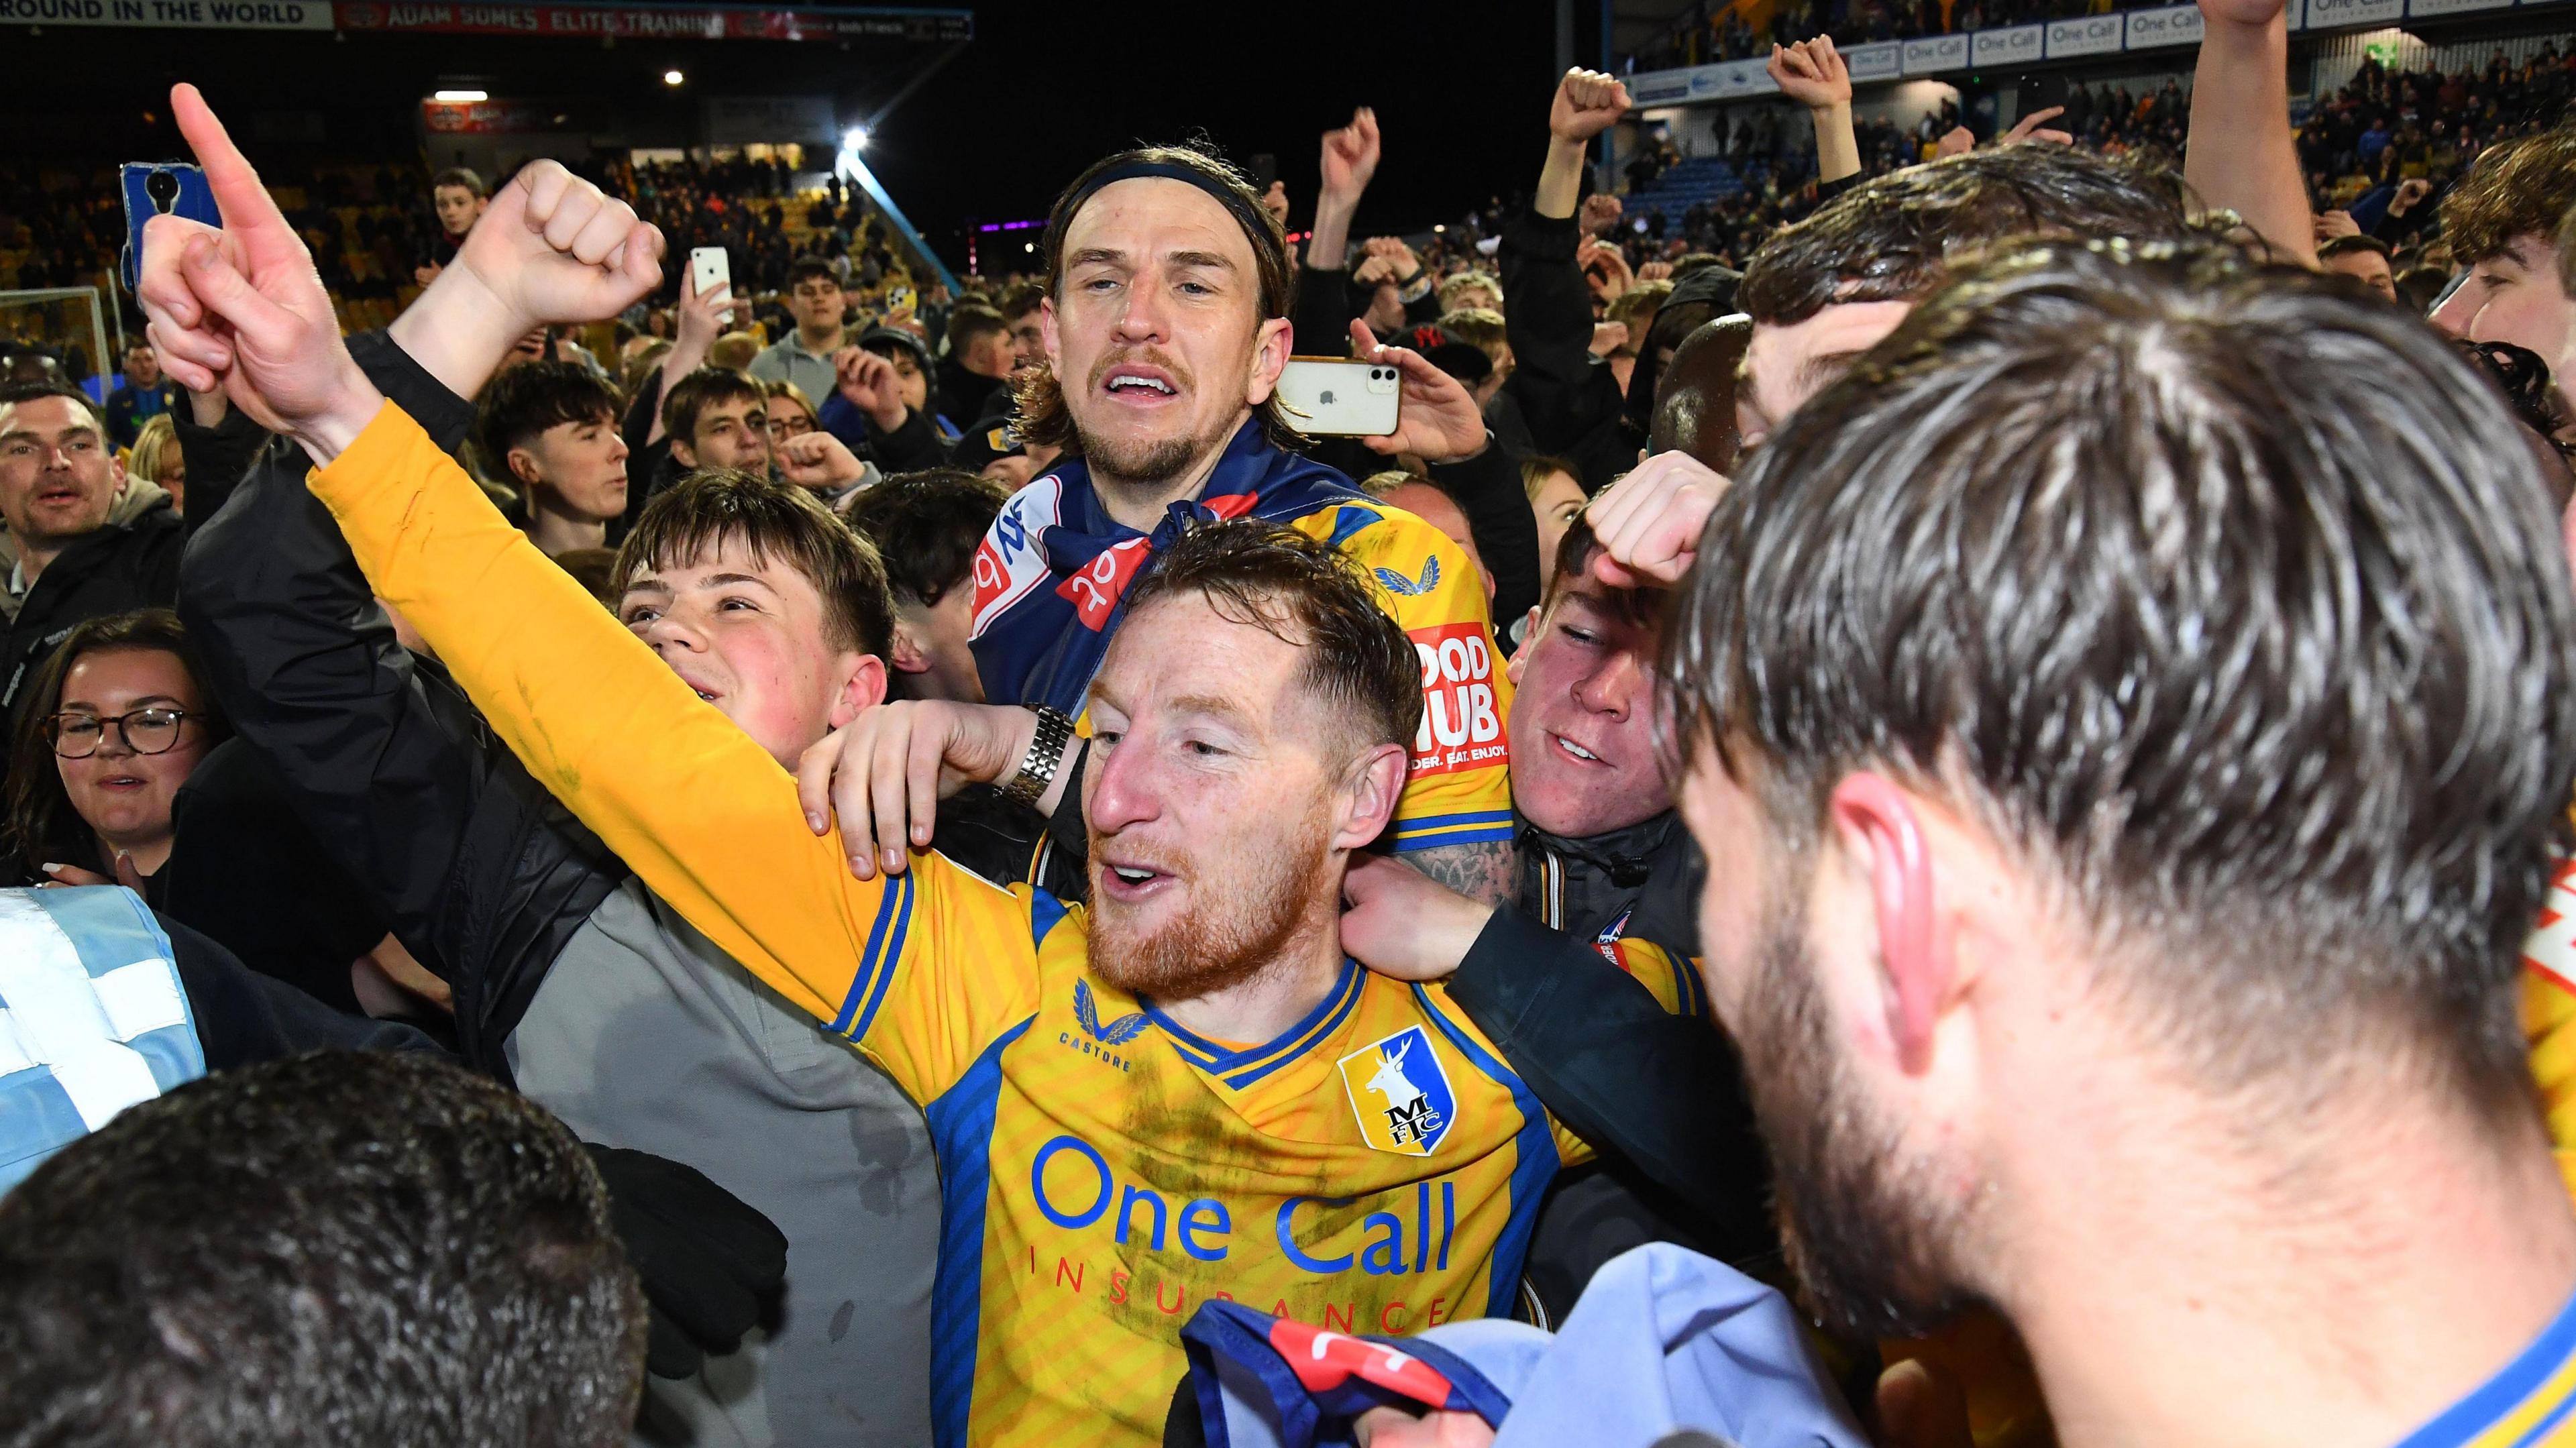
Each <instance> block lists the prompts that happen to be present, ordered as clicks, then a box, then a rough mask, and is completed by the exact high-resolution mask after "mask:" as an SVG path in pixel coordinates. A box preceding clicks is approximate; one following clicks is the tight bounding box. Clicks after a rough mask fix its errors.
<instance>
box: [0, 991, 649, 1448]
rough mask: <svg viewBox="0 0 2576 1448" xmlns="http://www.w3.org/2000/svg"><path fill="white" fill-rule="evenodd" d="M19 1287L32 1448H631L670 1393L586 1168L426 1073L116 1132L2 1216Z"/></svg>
mask: <svg viewBox="0 0 2576 1448" xmlns="http://www.w3.org/2000/svg"><path fill="white" fill-rule="evenodd" d="M235 968H236V969H237V968H238V967H235ZM190 985H191V989H190V991H189V995H190V997H191V999H192V1000H194V999H195V998H196V996H197V991H196V989H195V985H196V982H195V981H193V980H192V981H191V982H190ZM136 1059H138V1060H139V1058H136ZM389 1122H399V1123H400V1124H401V1129H400V1130H394V1131H389V1130H387V1129H386V1125H387V1123H389ZM0 1284H5V1286H0V1402H6V1403H7V1404H8V1405H9V1409H10V1412H9V1416H10V1419H11V1420H12V1421H13V1422H14V1423H16V1424H17V1427H16V1428H15V1429H12V1430H11V1437H12V1438H13V1439H14V1440H16V1441H20V1442H43V1443H47V1444H53V1445H59V1448H108V1445H112V1444H126V1443H153V1444H158V1445H161V1448H218V1445H227V1444H240V1443H296V1444H303V1445H308V1448H384V1445H399V1444H426V1443H443V1444H465V1443H483V1444H503V1443H525V1444H537V1443H543V1444H550V1445H559V1448H616V1445H619V1444H623V1443H625V1442H627V1441H628V1435H629V1433H630V1432H631V1431H632V1430H633V1428H634V1421H635V1408H636V1394H637V1392H638V1390H639V1389H640V1387H641V1386H642V1383H643V1378H644V1356H645V1336H646V1329H647V1316H646V1311H645V1305H644V1298H643V1296H642V1294H641V1293H639V1292H638V1290H637V1283H636V1275H635V1271H634V1269H633V1267H631V1266H630V1265H629V1263H628V1257H627V1253H626V1251H625V1250H624V1249H623V1248H622V1247H621V1245H620V1243H619V1240H618V1236H617V1233H616V1231H615V1229H614V1227H613V1226H612V1221H611V1217H610V1203H609V1196H608V1192H607V1189H606V1188H605V1187H604V1186H603V1185H602V1182H601V1178H600V1173H599V1171H598V1170H597V1169H596V1168H595V1167H594V1166H593V1165H592V1162H591V1160H590V1159H589V1158H588V1157H587V1156H585V1154H584V1153H583V1151H582V1148H581V1144H580V1143H579V1142H577V1141H575V1140H574V1139H573V1137H572V1133H570V1132H568V1131H566V1130H565V1129H564V1128H563V1125H562V1124H561V1123H560V1122H558V1121H556V1120H555V1119H554V1118H552V1117H550V1116H548V1115H547V1114H546V1113H545V1112H544V1111H543V1110H541V1109H539V1108H538V1107H536V1106H535V1105H533V1104H531V1103H530V1102H528V1101H527V1100H525V1099H524V1098H522V1097H519V1096H517V1095H514V1094H513V1093H512V1092H511V1091H510V1090H509V1089H508V1088H506V1087H504V1086H502V1085H500V1084H498V1083H496V1082H494V1081H492V1080H490V1079H488V1078H485V1077H481V1076H476V1075H472V1074H469V1073H467V1072H465V1071H461V1070H459V1069H457V1068H456V1067H454V1066H451V1065H447V1064H445V1063H443V1062H441V1061H438V1060H435V1059H432V1058H431V1057H430V1056H428V1055H425V1054H421V1053H418V1052H404V1053H392V1052H385V1053H377V1052H355V1051H342V1052H328V1053H316V1054H312V1055H305V1056H299V1057H294V1058H292V1059H287V1060H275V1061H269V1062H266V1063H263V1064H260V1065H256V1066H249V1067H245V1068H243V1069H242V1070H239V1071H236V1072H223V1073H219V1074H217V1075H214V1076H211V1077H208V1078H206V1079H204V1080H200V1081H196V1082H193V1083H191V1084H189V1085H186V1086H183V1087H180V1088H179V1089H177V1090H174V1091H172V1092H170V1094H168V1095H166V1096H163V1097H161V1098H160V1099H158V1100H147V1101H144V1102H141V1103H139V1104H137V1105H135V1106H132V1107H130V1108H128V1109H126V1110H125V1111H123V1112H120V1113H118V1114H117V1115H116V1117H115V1119H114V1120H112V1121H109V1122H107V1123H106V1124H105V1125H103V1126H101V1127H100V1128H99V1129H98V1130H97V1131H95V1132H93V1133H91V1134H89V1135H87V1136H85V1137H82V1138H80V1139H79V1140H77V1141H74V1142H72V1143H71V1144H69V1145H68V1146H66V1147H64V1148H63V1149H62V1150H61V1151H60V1152H59V1153H58V1154H56V1155H55V1156H54V1158H53V1159H52V1160H50V1161H48V1162H46V1163H45V1164H44V1165H43V1166H41V1167H39V1168H37V1170H36V1171H35V1173H34V1174H33V1175H31V1176H29V1177H28V1178H27V1179H26V1180H25V1181H24V1182H21V1183H20V1184H19V1185H18V1186H17V1188H16V1189H15V1190H13V1191H11V1192H10V1193H9V1195H8V1196H7V1197H6V1198H0Z"/></svg>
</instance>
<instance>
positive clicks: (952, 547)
mask: <svg viewBox="0 0 2576 1448" xmlns="http://www.w3.org/2000/svg"><path fill="white" fill-rule="evenodd" d="M1010 496H1011V491H1010V489H1008V488H1006V487H1004V486H1002V485H1001V484H1000V483H998V482H996V481H994V480H993V479H991V478H987V477H981V476H978V475H976V474H974V473H966V472H957V471H953V470H946V469H938V470H933V471H929V472H919V473H905V474H903V475H901V476H899V477H892V478H888V479H886V480H885V481H884V482H882V483H879V484H878V485H876V486H875V487H873V488H870V489H868V490H867V491H866V492H864V493H861V494H860V495H859V497H858V499H857V500H856V501H855V502H853V503H852V504H851V505H850V509H849V512H848V513H847V514H845V515H844V516H846V517H847V518H848V519H849V523H850V526H851V527H852V528H854V529H856V530H857V531H858V534H859V536H860V537H862V538H865V539H867V540H868V541H869V542H871V543H873V544H875V545H876V549H877V556H878V557H880V558H883V559H884V560H885V564H886V582H887V583H888V584H890V585H892V587H893V589H894V644H893V647H892V648H890V649H888V650H887V652H886V664H887V666H888V667H889V668H890V669H891V670H892V673H891V675H890V678H889V680H888V682H889V685H890V687H889V692H890V693H892V694H893V695H894V696H895V697H897V698H903V699H953V700H956V701H958V702H959V703H965V704H980V703H983V702H984V684H983V681H982V680H980V679H978V678H977V677H976V676H975V654H974V650H973V649H971V648H969V647H968V646H967V635H968V633H969V632H970V631H971V630H972V628H973V625H974V616H975V586H974V565H975V548H976V545H978V544H980V543H982V542H983V541H984V532H985V530H986V529H988V528H990V527H992V526H993V518H994V516H995V515H996V514H998V513H1000V512H1001V511H1002V504H1003V503H1004V502H1006V501H1008V500H1009V498H1010Z"/></svg>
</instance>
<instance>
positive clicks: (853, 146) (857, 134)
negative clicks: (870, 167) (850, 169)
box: [841, 126, 868, 151]
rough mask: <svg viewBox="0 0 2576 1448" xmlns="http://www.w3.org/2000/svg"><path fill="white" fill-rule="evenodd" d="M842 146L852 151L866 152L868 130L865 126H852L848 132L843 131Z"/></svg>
mask: <svg viewBox="0 0 2576 1448" xmlns="http://www.w3.org/2000/svg"><path fill="white" fill-rule="evenodd" d="M841 144H842V146H844V147H845V148H847V149H849V150H852V151H864V150H866V149H867V148H868V128H867V127H865V126H852V127H850V128H849V129H848V130H846V131H843V132H842V133H841Z"/></svg>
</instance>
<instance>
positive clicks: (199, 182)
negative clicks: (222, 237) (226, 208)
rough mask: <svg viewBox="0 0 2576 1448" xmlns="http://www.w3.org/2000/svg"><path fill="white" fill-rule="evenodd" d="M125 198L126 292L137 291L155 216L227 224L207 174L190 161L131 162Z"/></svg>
mask: <svg viewBox="0 0 2576 1448" xmlns="http://www.w3.org/2000/svg"><path fill="white" fill-rule="evenodd" d="M119 180H120V185H119V188H118V189H119V190H120V191H122V192H123V193H124V196H125V264H124V272H125V289H126V290H127V291H129V292H130V291H132V290H134V285H135V275H136V270H137V269H138V268H139V267H141V266H142V265H143V223H145V222H147V221H150V220H151V219H152V218H153V217H155V216H184V217H186V218H188V219H189V220H190V221H202V222H204V223H205V224H206V225H208V226H214V227H220V226H222V225H223V224H224V214H223V212H222V211H221V210H219V209H218V208H217V207H216V205H215V192H214V188H213V187H210V186H208V185H207V184H206V173H205V172H204V171H202V170H200V169H198V168H197V167H196V166H194V165H191V164H190V163H188V162H186V161H128V162H126V163H125V165H124V167H123V169H122V172H121V175H120V177H119Z"/></svg>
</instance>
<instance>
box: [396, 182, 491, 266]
mask: <svg viewBox="0 0 2576 1448" xmlns="http://www.w3.org/2000/svg"><path fill="white" fill-rule="evenodd" d="M491 204H492V188H491V187H489V186H486V185H484V184H483V178H482V177H481V176H480V175H478V174H476V173H475V172H473V171H470V170H468V169H466V168H465V167H463V166H451V167H449V168H448V169H446V170H444V171H441V172H439V173H438V174H437V175H435V176H433V177H431V178H430V179H429V205H430V209H431V210H432V211H434V212H436V213H438V239H437V240H436V241H434V242H432V243H431V244H430V249H429V256H428V257H427V258H426V259H425V260H423V261H422V262H421V264H420V265H419V266H417V267H414V268H413V269H412V280H413V281H414V282H416V283H418V284H419V285H421V286H424V287H425V286H428V285H429V284H430V283H431V282H432V281H434V280H436V279H437V277H438V274H439V272H441V271H443V270H445V269H446V266H447V264H448V263H449V262H451V261H454V260H455V259H456V249H457V248H458V247H460V246H463V245H464V244H465V233H467V232H469V231H472V230H473V229H474V223H475V222H477V221H479V220H481V219H482V216H483V212H484V209H485V208H487V207H489V206H490V205H491Z"/></svg>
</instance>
